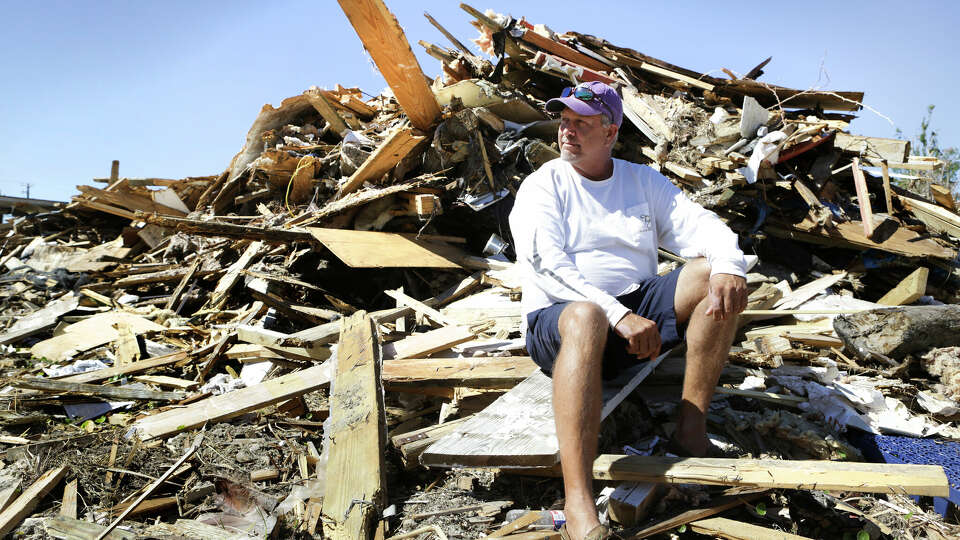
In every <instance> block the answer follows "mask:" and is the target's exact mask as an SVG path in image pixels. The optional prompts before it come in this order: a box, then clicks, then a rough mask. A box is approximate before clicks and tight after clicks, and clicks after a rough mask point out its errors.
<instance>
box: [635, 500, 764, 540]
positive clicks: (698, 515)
mask: <svg viewBox="0 0 960 540" xmlns="http://www.w3.org/2000/svg"><path fill="white" fill-rule="evenodd" d="M766 493H767V491H766V490H762V491H751V492H747V493H738V494H732V495H724V496H722V497H720V498H717V499H712V500H711V501H710V502H709V503H708V505H707V506H704V507H703V508H694V509H692V510H686V511H684V512H681V513H679V514H677V515H675V516H673V517H671V518H668V519H665V520H663V521H661V522H659V523H655V524H654V525H651V526H649V527H647V528H646V529H643V530H642V531H639V532H638V533H637V534H635V535H634V536H632V537H631V538H647V537H649V536H653V535H655V534H660V533H662V532H665V531H670V530H673V529H676V528H677V527H679V526H681V525H684V524H686V523H690V522H691V521H697V520H700V519H704V518H707V517H710V516H713V515H716V514H719V513H720V512H725V511H727V510H729V509H731V508H735V507H737V506H740V505H741V504H744V503H747V502H750V501H753V500H755V499H759V498H760V497H762V496H763V495H765V494H766Z"/></svg>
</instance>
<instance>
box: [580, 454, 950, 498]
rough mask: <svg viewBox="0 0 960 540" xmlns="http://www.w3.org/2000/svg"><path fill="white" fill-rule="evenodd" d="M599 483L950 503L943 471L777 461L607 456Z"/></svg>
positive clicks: (598, 465)
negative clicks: (795, 491)
mask: <svg viewBox="0 0 960 540" xmlns="http://www.w3.org/2000/svg"><path fill="white" fill-rule="evenodd" d="M593 477H594V478H595V479H598V480H627V481H631V482H660V483H669V484H684V483H693V484H706V485H728V486H748V487H758V488H775V489H816V490H824V491H857V492H861V493H900V494H904V495H930V496H933V497H946V496H947V495H949V492H950V488H949V486H948V484H947V475H946V474H944V472H943V467H941V466H939V465H891V464H886V463H852V462H836V461H815V460H804V461H788V460H775V459H725V458H673V457H662V456H623V455H613V454H604V455H601V456H599V457H597V459H596V461H594V462H593Z"/></svg>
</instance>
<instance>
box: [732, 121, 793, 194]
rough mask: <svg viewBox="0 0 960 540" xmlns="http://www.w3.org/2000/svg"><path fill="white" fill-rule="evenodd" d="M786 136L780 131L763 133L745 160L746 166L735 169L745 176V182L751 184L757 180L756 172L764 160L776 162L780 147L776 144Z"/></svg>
mask: <svg viewBox="0 0 960 540" xmlns="http://www.w3.org/2000/svg"><path fill="white" fill-rule="evenodd" d="M785 138H787V134H786V133H784V132H782V131H773V132H770V133H768V134H767V135H764V136H763V138H761V139H760V142H759V143H757V145H756V146H755V147H754V148H753V154H751V155H750V160H749V161H748V162H747V166H746V167H740V168H739V169H737V172H739V173H740V174H742V175H743V176H745V177H746V178H747V183H749V184H753V183H754V182H756V181H757V174H758V173H759V171H760V164H761V163H763V161H764V160H767V161H769V162H770V163H776V162H777V159H778V158H779V157H780V149H779V147H778V144H779V143H780V141H782V140H783V139H785Z"/></svg>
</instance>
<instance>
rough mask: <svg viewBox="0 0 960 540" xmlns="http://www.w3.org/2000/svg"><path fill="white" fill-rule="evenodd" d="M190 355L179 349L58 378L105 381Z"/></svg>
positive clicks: (180, 359) (160, 365) (168, 363)
mask: <svg viewBox="0 0 960 540" xmlns="http://www.w3.org/2000/svg"><path fill="white" fill-rule="evenodd" d="M189 356H190V353H189V352H187V351H179V352H175V353H171V354H167V355H164V356H158V357H156V358H148V359H146V360H140V361H139V362H133V363H131V364H127V365H125V366H115V367H109V368H104V369H97V370H94V371H87V372H85V373H77V374H76V375H68V376H66V377H63V378H62V379H58V380H59V381H63V382H74V383H92V382H97V381H105V380H107V379H110V378H112V377H117V376H120V375H131V374H133V373H143V372H144V371H148V370H151V369H155V368H159V367H165V366H170V365H173V364H176V363H177V362H181V361H183V360H185V359H187V358H188V357H189Z"/></svg>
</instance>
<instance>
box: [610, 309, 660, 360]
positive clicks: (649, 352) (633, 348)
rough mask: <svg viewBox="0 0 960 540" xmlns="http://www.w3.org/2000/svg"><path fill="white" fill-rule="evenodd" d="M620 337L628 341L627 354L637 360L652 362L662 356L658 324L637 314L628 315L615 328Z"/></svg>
mask: <svg viewBox="0 0 960 540" xmlns="http://www.w3.org/2000/svg"><path fill="white" fill-rule="evenodd" d="M613 331H614V332H616V333H617V335H618V336H620V337H622V338H623V339H625V340H627V352H628V353H630V354H635V355H637V358H647V357H649V358H650V359H651V360H653V359H654V358H656V357H657V356H659V355H660V331H659V330H657V324H656V323H655V322H653V321H651V320H650V319H644V318H643V317H641V316H639V315H637V314H636V313H627V314H626V315H624V316H623V318H622V319H620V321H619V322H618V323H617V325H616V326H615V327H614V328H613Z"/></svg>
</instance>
